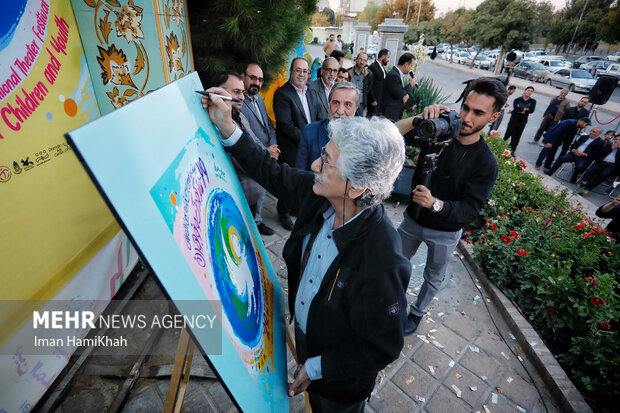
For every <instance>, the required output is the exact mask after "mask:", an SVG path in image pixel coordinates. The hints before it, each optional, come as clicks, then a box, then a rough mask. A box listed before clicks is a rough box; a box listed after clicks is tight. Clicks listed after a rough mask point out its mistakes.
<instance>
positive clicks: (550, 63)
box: [540, 59, 571, 73]
mask: <svg viewBox="0 0 620 413" xmlns="http://www.w3.org/2000/svg"><path fill="white" fill-rule="evenodd" d="M540 64H542V65H543V66H545V67H546V68H547V70H548V71H549V72H551V73H553V72H557V71H558V70H560V69H570V67H571V64H570V62H569V61H567V60H559V59H541V60H540Z"/></svg>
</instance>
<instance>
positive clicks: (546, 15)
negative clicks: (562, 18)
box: [536, 0, 554, 37]
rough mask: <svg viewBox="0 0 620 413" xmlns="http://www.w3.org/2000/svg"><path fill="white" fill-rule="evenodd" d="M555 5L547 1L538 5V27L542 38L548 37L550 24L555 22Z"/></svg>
mask: <svg viewBox="0 0 620 413" xmlns="http://www.w3.org/2000/svg"><path fill="white" fill-rule="evenodd" d="M553 10H554V7H553V4H551V2H549V1H548V0H547V1H541V2H540V3H536V23H537V24H536V26H537V27H538V34H539V35H540V36H543V37H545V36H547V33H549V22H550V21H552V20H553Z"/></svg>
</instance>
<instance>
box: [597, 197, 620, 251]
mask: <svg viewBox="0 0 620 413" xmlns="http://www.w3.org/2000/svg"><path fill="white" fill-rule="evenodd" d="M603 206H604V205H601V206H600V207H599V209H597V210H596V216H597V217H600V218H611V222H610V223H609V224H608V225H607V228H606V229H607V232H608V233H609V234H610V235H611V236H612V237H614V240H615V241H616V243H620V205H618V206H615V207H613V208H612V209H611V211H609V212H603V211H602V209H603Z"/></svg>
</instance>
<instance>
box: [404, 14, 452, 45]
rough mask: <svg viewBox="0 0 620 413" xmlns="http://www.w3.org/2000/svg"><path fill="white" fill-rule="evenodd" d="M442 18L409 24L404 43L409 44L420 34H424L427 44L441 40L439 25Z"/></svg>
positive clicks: (434, 43)
mask: <svg viewBox="0 0 620 413" xmlns="http://www.w3.org/2000/svg"><path fill="white" fill-rule="evenodd" d="M442 24H443V19H433V20H428V21H425V22H420V23H418V24H415V23H414V24H410V25H409V29H408V30H407V32H406V33H405V43H408V44H411V43H414V42H416V41H417V40H418V39H419V38H420V35H424V39H425V43H426V44H427V45H436V44H437V43H440V42H441V41H443V37H442V36H441V25H442Z"/></svg>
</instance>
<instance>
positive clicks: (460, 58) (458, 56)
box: [453, 52, 471, 65]
mask: <svg viewBox="0 0 620 413" xmlns="http://www.w3.org/2000/svg"><path fill="white" fill-rule="evenodd" d="M470 56H471V55H470V54H469V53H467V52H458V53H455V54H454V60H453V61H455V62H456V63H458V64H460V65H462V64H465V59H467V58H469V57H470Z"/></svg>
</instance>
